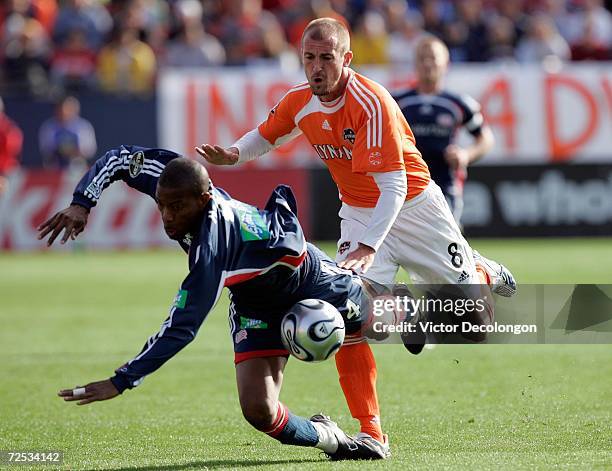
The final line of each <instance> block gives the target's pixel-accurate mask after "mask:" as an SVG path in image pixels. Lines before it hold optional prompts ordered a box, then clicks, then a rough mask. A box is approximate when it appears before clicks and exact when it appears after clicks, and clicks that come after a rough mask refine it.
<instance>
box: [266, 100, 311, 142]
mask: <svg viewBox="0 0 612 471" xmlns="http://www.w3.org/2000/svg"><path fill="white" fill-rule="evenodd" d="M290 96H291V94H290V93H287V94H286V95H285V96H284V97H283V98H282V99H281V100H280V101H279V102H278V104H277V105H276V106H275V107H274V108H272V109H271V110H270V112H269V113H268V117H267V119H266V120H265V121H264V122H263V123H261V124H260V125H259V126H258V127H257V129H258V131H259V134H261V136H262V137H263V138H264V139H265V140H267V141H268V142H269V143H270V144H271V145H272V146H273V148H276V147H278V146H280V145H282V144H284V143H285V142H289V141H290V140H292V139H294V138H296V137H297V136H299V135H300V134H301V133H302V132H301V131H300V129H299V128H298V127H297V125H296V124H295V116H294V115H293V113H292V111H291V104H290Z"/></svg>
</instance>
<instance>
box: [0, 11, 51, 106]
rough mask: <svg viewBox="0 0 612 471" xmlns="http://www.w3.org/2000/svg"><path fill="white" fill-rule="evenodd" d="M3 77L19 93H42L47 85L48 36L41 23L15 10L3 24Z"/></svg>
mask: <svg viewBox="0 0 612 471" xmlns="http://www.w3.org/2000/svg"><path fill="white" fill-rule="evenodd" d="M3 33H4V35H3V38H2V54H1V55H2V56H4V67H3V72H4V80H5V82H6V85H7V86H8V87H9V88H10V89H12V90H14V91H18V92H26V91H29V92H32V93H35V94H42V93H44V92H45V91H46V87H47V71H46V68H47V62H48V56H49V39H48V37H47V33H46V32H45V29H44V28H43V27H42V25H41V24H40V22H39V21H38V20H36V19H34V18H30V17H27V16H24V15H22V14H21V13H12V14H11V15H10V16H9V17H8V18H7V19H6V21H5V23H4V31H3Z"/></svg>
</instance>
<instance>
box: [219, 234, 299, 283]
mask: <svg viewBox="0 0 612 471" xmlns="http://www.w3.org/2000/svg"><path fill="white" fill-rule="evenodd" d="M305 253H306V241H305V240H304V245H303V246H302V251H301V252H300V255H292V256H290V257H291V258H296V259H297V258H299V257H302V256H304V255H305ZM283 258H284V257H283ZM278 266H285V267H288V268H291V269H292V270H294V271H295V270H297V269H298V267H299V265H298V266H296V265H292V264H291V263H288V262H282V261H281V260H277V261H276V262H274V263H273V264H272V265H268V266H267V267H261V268H241V269H240V270H223V275H222V277H223V279H224V282H225V280H227V279H228V278H232V277H234V276H239V275H248V274H251V273H256V274H257V276H260V275H263V274H265V273H268V272H269V271H270V270H272V269H273V268H276V267H278Z"/></svg>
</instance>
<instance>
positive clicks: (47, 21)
mask: <svg viewBox="0 0 612 471" xmlns="http://www.w3.org/2000/svg"><path fill="white" fill-rule="evenodd" d="M13 13H17V14H19V15H22V16H25V17H27V18H34V19H36V20H38V22H39V23H40V24H41V25H42V27H43V28H44V29H45V32H46V33H47V34H48V35H51V32H52V31H53V24H54V23H55V16H56V14H57V2H56V0H4V1H3V2H0V24H4V22H5V21H6V18H8V17H9V16H10V15H11V14H13Z"/></svg>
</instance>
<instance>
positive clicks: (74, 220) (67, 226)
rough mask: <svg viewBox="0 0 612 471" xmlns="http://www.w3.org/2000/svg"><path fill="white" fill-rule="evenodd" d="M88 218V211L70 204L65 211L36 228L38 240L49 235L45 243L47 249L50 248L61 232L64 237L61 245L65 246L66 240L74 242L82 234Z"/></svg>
mask: <svg viewBox="0 0 612 471" xmlns="http://www.w3.org/2000/svg"><path fill="white" fill-rule="evenodd" d="M88 217H89V210H88V209H87V208H84V207H83V206H79V205H78V204H71V205H70V206H68V207H67V208H66V209H62V210H61V211H59V212H57V213H55V214H54V215H53V216H51V217H50V218H49V219H47V220H46V221H45V222H43V223H42V224H41V225H40V226H38V227H37V229H36V230H37V231H38V239H39V240H41V239H44V238H45V237H46V236H47V234H49V233H51V236H50V237H49V240H48V241H47V247H50V246H51V244H53V242H54V241H55V239H56V238H57V236H58V235H60V233H61V232H62V230H63V231H64V237H62V244H65V243H66V241H67V240H68V239H70V238H72V240H74V239H76V238H77V236H78V235H79V234H80V233H81V232H83V229H85V226H86V225H87V218H88Z"/></svg>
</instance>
